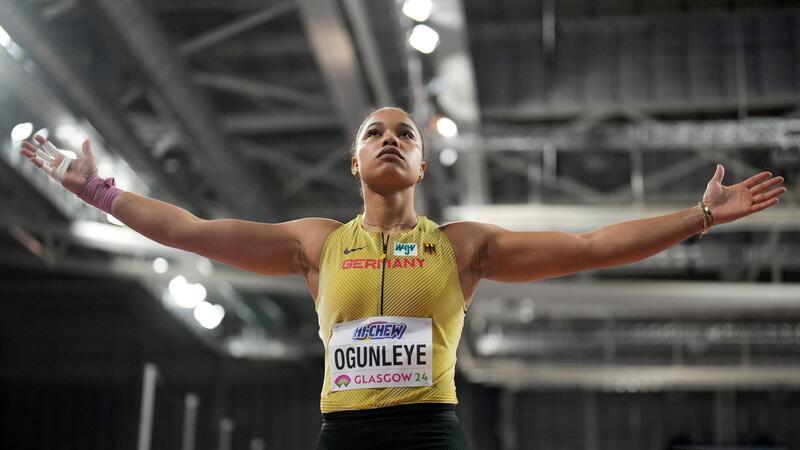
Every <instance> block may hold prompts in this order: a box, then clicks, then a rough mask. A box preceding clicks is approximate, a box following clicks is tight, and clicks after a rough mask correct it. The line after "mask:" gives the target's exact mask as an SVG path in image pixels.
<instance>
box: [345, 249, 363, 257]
mask: <svg viewBox="0 0 800 450" xmlns="http://www.w3.org/2000/svg"><path fill="white" fill-rule="evenodd" d="M362 248H364V247H358V248H346V249H344V254H345V255H349V254H350V253H353V252H355V251H358V250H361V249H362Z"/></svg>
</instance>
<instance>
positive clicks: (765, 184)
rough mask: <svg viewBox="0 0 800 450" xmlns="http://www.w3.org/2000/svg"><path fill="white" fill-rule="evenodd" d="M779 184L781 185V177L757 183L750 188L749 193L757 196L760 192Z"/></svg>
mask: <svg viewBox="0 0 800 450" xmlns="http://www.w3.org/2000/svg"><path fill="white" fill-rule="evenodd" d="M781 183H783V177H775V178H770V179H769V180H767V181H764V182H762V183H759V184H757V185H755V186H753V187H752V188H750V192H752V193H753V194H758V193H760V192H764V191H766V190H767V189H768V188H771V187H772V186H775V185H776V184H781Z"/></svg>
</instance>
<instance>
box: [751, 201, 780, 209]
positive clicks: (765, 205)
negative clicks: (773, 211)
mask: <svg viewBox="0 0 800 450" xmlns="http://www.w3.org/2000/svg"><path fill="white" fill-rule="evenodd" d="M778 202H780V199H779V198H771V199H769V200H767V201H765V202H761V203H756V204H754V205H753V206H751V207H750V212H759V211H762V210H765V209H767V208H769V207H770V206H774V205H777V204H778Z"/></svg>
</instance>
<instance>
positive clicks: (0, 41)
mask: <svg viewBox="0 0 800 450" xmlns="http://www.w3.org/2000/svg"><path fill="white" fill-rule="evenodd" d="M10 43H11V36H9V35H8V33H6V30H4V29H3V27H0V46H3V47H8V44H10Z"/></svg>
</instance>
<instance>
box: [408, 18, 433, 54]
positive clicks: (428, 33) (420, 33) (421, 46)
mask: <svg viewBox="0 0 800 450" xmlns="http://www.w3.org/2000/svg"><path fill="white" fill-rule="evenodd" d="M408 43H409V44H410V45H411V47H413V48H414V49H415V50H417V51H418V52H420V53H424V54H426V55H427V54H430V53H433V51H434V50H436V47H437V46H438V45H439V33H437V32H436V30H434V29H433V28H431V27H429V26H427V25H417V26H415V27H414V29H413V30H412V31H411V36H409V37H408Z"/></svg>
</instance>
